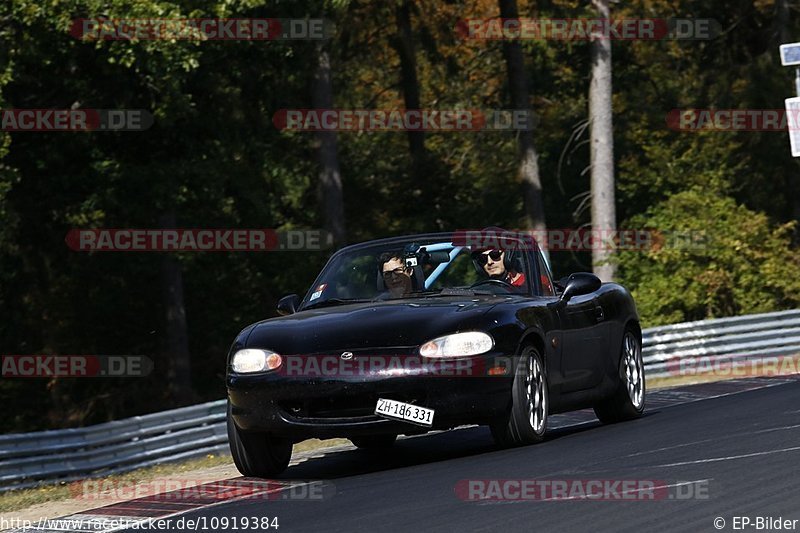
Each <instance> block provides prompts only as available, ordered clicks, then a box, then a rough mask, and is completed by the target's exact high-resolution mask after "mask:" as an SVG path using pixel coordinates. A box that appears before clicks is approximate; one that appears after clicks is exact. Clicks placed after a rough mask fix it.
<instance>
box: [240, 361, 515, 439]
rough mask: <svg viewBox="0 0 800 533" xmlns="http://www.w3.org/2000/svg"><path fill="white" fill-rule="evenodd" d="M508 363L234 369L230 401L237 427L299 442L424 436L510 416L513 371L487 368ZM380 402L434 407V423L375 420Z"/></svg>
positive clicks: (378, 418)
mask: <svg viewBox="0 0 800 533" xmlns="http://www.w3.org/2000/svg"><path fill="white" fill-rule="evenodd" d="M314 357H315V356H307V357H303V358H302V361H304V362H310V361H311V359H313V358H314ZM370 357H373V358H374V357H381V356H370ZM356 359H358V356H356ZM373 361H374V360H373ZM509 361H510V360H509V359H508V358H505V357H503V356H502V354H492V353H491V352H490V353H489V354H482V355H480V356H474V357H467V358H461V359H457V360H456V359H454V360H448V361H447V362H446V363H444V364H443V365H441V366H439V365H436V364H434V365H431V364H427V365H414V364H411V365H399V366H402V368H391V366H382V367H381V365H367V366H366V367H364V368H362V370H361V371H358V370H357V369H356V370H355V371H352V372H344V371H341V369H339V371H338V372H337V371H334V372H319V373H313V372H311V373H309V372H301V373H293V372H291V371H286V370H287V369H289V367H290V365H291V363H290V364H284V366H283V370H284V371H281V369H278V370H277V371H273V372H267V373H261V374H250V375H246V374H235V373H232V372H230V371H229V373H228V376H227V388H228V398H229V400H230V403H231V413H232V417H233V421H234V423H235V424H236V425H237V426H238V427H239V428H240V429H243V430H245V431H268V432H271V433H274V434H276V435H280V436H283V437H288V438H292V439H294V440H303V439H307V438H333V437H351V436H362V435H374V434H391V433H394V434H415V433H424V432H426V431H428V430H431V429H449V428H452V427H455V426H458V425H463V424H486V423H489V422H491V421H492V420H493V419H495V418H496V417H498V416H500V415H502V414H503V413H504V412H506V411H507V409H508V408H509V405H510V391H511V385H512V381H513V375H512V372H511V371H510V370H509V371H508V372H506V373H505V374H504V375H487V370H488V369H489V368H497V367H498V365H503V366H504V367H507V368H508V367H510V362H509ZM285 363H286V361H285ZM428 363H429V361H428ZM310 366H311V367H313V368H320V369H321V368H322V367H323V366H322V365H310ZM328 366H329V369H331V368H333V365H328ZM306 367H308V365H306ZM376 367H381V368H378V369H376ZM351 368H352V367H351ZM510 368H513V367H510ZM289 370H290V369H289ZM333 370H336V368H333ZM378 398H388V399H392V400H397V401H402V402H406V403H410V404H414V405H419V406H422V407H427V408H430V409H434V411H435V414H434V420H433V426H432V427H430V428H427V427H423V426H418V425H416V424H411V423H409V422H402V421H395V420H389V419H386V418H383V417H379V416H376V415H375V414H374V411H375V406H376V404H377V401H378Z"/></svg>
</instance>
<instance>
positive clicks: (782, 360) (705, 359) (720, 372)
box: [665, 354, 800, 378]
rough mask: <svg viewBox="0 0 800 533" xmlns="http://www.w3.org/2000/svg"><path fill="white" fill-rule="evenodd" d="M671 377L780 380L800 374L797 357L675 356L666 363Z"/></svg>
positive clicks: (798, 357)
mask: <svg viewBox="0 0 800 533" xmlns="http://www.w3.org/2000/svg"><path fill="white" fill-rule="evenodd" d="M665 368H666V370H667V372H668V373H669V375H671V376H713V377H717V378H744V377H777V376H789V375H795V374H800V356H797V355H768V354H763V355H757V354H756V355H754V354H750V355H749V356H747V357H745V356H738V357H737V356H736V355H726V354H722V355H698V356H685V357H681V356H674V357H671V358H669V359H667V360H666V362H665Z"/></svg>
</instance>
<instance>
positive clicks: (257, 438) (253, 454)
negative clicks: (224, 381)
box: [228, 401, 292, 478]
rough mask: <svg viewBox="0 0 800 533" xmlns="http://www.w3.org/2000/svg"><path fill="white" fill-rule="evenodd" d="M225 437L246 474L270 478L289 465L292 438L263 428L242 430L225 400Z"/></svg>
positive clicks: (238, 464) (234, 460) (234, 457)
mask: <svg viewBox="0 0 800 533" xmlns="http://www.w3.org/2000/svg"><path fill="white" fill-rule="evenodd" d="M228 441H229V444H230V447H231V455H232V456H233V462H234V464H235V465H236V469H237V470H239V472H241V474H242V475H243V476H246V477H260V478H270V477H274V476H277V475H278V474H280V473H281V472H283V471H284V470H286V468H287V467H288V466H289V460H290V459H291V458H292V441H290V440H288V439H283V438H280V437H276V436H274V435H270V434H269V433H264V432H250V431H242V430H241V429H239V428H238V427H236V424H235V423H234V422H233V417H231V403H230V401H228Z"/></svg>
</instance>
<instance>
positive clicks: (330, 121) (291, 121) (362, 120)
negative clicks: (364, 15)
mask: <svg viewBox="0 0 800 533" xmlns="http://www.w3.org/2000/svg"><path fill="white" fill-rule="evenodd" d="M272 123H273V124H274V125H275V127H276V128H277V129H279V130H281V131H300V132H302V131H339V132H346V131H429V132H453V131H460V132H465V131H491V130H498V131H502V130H512V131H531V130H533V129H534V128H536V126H537V124H538V118H537V116H536V115H535V114H534V113H533V112H532V111H530V110H527V109H495V110H488V111H481V110H478V109H280V110H278V111H277V112H276V113H275V115H273V117H272Z"/></svg>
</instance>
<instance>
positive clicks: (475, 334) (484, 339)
mask: <svg viewBox="0 0 800 533" xmlns="http://www.w3.org/2000/svg"><path fill="white" fill-rule="evenodd" d="M493 346H494V340H493V339H492V337H491V336H490V335H489V334H487V333H483V332H482V331H467V332H464V333H454V334H452V335H445V336H444V337H439V338H437V339H433V340H432V341H428V342H426V343H425V344H423V345H422V346H421V347H420V349H419V354H420V355H421V356H423V357H459V356H464V355H478V354H482V353H486V352H488V351H489V350H491V349H492V347H493Z"/></svg>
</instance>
